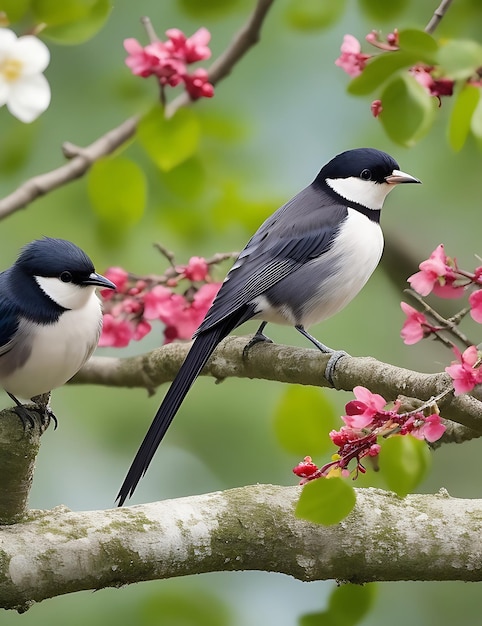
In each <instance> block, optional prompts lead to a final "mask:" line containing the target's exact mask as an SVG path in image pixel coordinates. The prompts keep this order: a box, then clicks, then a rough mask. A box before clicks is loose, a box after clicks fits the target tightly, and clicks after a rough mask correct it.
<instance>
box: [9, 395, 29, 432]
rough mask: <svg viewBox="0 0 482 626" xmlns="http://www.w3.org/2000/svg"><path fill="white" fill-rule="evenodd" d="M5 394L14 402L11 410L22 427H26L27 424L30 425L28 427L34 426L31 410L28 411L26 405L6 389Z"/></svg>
mask: <svg viewBox="0 0 482 626" xmlns="http://www.w3.org/2000/svg"><path fill="white" fill-rule="evenodd" d="M7 394H8V395H9V396H10V398H11V399H12V400H13V401H14V402H15V405H16V406H15V408H14V409H13V410H14V411H15V413H16V414H17V415H18V416H19V418H20V421H21V422H22V424H23V427H24V429H26V428H27V426H30V428H33V427H34V426H35V417H33V414H32V412H31V411H29V410H28V409H27V407H26V406H25V405H24V404H22V403H21V402H20V400H17V398H16V397H15V396H14V395H13V393H10V392H9V391H7Z"/></svg>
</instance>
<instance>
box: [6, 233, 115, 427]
mask: <svg viewBox="0 0 482 626" xmlns="http://www.w3.org/2000/svg"><path fill="white" fill-rule="evenodd" d="M96 288H101V289H115V285H114V283H113V282H111V281H110V280H109V279H107V278H105V277H104V276H102V275H101V274H97V273H96V271H95V269H94V265H93V263H92V261H91V260H90V259H89V257H88V256H87V254H86V253H85V252H84V251H83V250H81V249H80V248H79V247H78V246H76V245H75V244H73V243H72V242H70V241H67V240H65V239H54V238H51V237H43V238H42V239H37V240H35V241H32V242H30V243H28V244H27V245H25V246H24V247H23V248H22V250H21V251H20V253H19V255H18V258H17V260H16V261H15V263H14V264H13V265H12V266H11V267H9V268H8V269H6V270H5V271H3V272H1V273H0V388H3V389H4V390H5V391H6V392H7V394H8V395H9V396H10V398H11V399H12V400H13V401H14V402H15V405H16V407H15V410H16V412H17V413H18V415H19V417H20V418H21V419H22V421H23V422H24V426H25V425H26V421H29V422H30V423H31V424H32V425H33V420H32V417H31V414H30V412H29V411H28V410H27V409H25V406H24V404H23V403H22V402H21V401H20V400H19V398H22V399H23V400H27V401H28V400H30V399H32V398H35V397H36V396H40V395H42V394H46V393H49V392H50V391H51V390H52V389H54V388H56V387H60V386H61V385H63V384H64V383H66V382H67V381H68V380H69V379H70V378H72V376H73V375H74V374H75V373H76V372H77V371H78V370H79V369H80V368H81V367H82V365H83V364H84V363H85V362H86V361H87V359H88V358H89V357H90V356H91V354H92V352H93V351H94V349H95V347H96V346H97V342H98V340H99V336H100V332H101V329H102V308H101V304H100V300H99V298H98V297H97V295H96V293H95V290H96ZM34 402H35V400H34ZM44 408H45V407H44ZM51 416H52V417H53V418H54V420H55V423H57V421H56V419H55V416H54V415H53V414H51Z"/></svg>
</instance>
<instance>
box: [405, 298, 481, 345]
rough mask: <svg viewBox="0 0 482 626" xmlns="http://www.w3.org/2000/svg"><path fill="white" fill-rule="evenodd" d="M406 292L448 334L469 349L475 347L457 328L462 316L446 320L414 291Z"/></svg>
mask: <svg viewBox="0 0 482 626" xmlns="http://www.w3.org/2000/svg"><path fill="white" fill-rule="evenodd" d="M404 291H405V293H407V294H408V295H409V296H411V297H412V298H413V299H414V300H416V301H417V302H418V303H419V304H420V305H421V306H422V307H423V308H424V310H425V313H428V314H429V315H430V316H431V317H432V318H433V319H434V320H435V321H436V322H438V323H439V324H440V325H441V326H443V327H444V330H445V331H446V332H448V333H450V334H452V335H453V336H454V337H455V338H456V339H458V340H459V341H460V342H461V343H463V344H464V345H465V346H466V347H467V348H468V347H469V346H473V345H474V343H473V342H472V341H470V339H469V338H468V337H467V335H465V334H464V333H463V332H462V331H461V330H459V328H457V326H456V321H457V320H458V319H459V316H460V314H457V315H454V316H453V317H452V318H450V319H446V318H445V317H443V316H442V315H440V313H437V311H435V309H433V308H432V307H431V306H430V305H429V304H427V303H426V302H425V300H424V299H423V298H422V297H421V296H420V295H419V294H418V293H417V292H416V291H413V289H405V290H404ZM461 313H462V312H461ZM437 338H438V339H440V340H441V341H442V342H443V343H445V340H444V339H443V338H442V337H440V336H439V335H437ZM450 347H452V346H450Z"/></svg>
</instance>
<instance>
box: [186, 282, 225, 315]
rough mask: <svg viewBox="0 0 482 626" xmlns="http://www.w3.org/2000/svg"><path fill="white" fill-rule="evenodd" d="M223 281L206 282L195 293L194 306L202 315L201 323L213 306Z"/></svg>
mask: <svg viewBox="0 0 482 626" xmlns="http://www.w3.org/2000/svg"><path fill="white" fill-rule="evenodd" d="M221 285H222V283H206V284H205V285H203V286H202V287H201V288H200V289H198V290H197V291H196V294H195V295H194V302H193V306H194V307H195V308H196V309H197V311H198V312H199V313H200V314H201V315H202V317H201V319H200V320H199V323H201V322H202V321H203V319H204V317H205V315H206V313H207V312H208V309H209V308H210V307H211V305H212V303H213V301H214V298H215V297H216V296H217V295H218V291H219V290H220V289H221Z"/></svg>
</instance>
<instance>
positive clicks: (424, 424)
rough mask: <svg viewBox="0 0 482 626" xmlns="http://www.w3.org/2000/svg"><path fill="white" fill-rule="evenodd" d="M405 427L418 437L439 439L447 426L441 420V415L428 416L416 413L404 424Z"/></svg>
mask: <svg viewBox="0 0 482 626" xmlns="http://www.w3.org/2000/svg"><path fill="white" fill-rule="evenodd" d="M404 429H405V430H406V431H407V432H409V433H410V434H411V435H412V436H413V437H416V438H417V439H425V441H429V442H434V441H438V440H439V439H440V437H441V436H442V435H443V434H444V432H445V430H446V427H445V426H444V425H443V424H442V422H441V421H440V415H437V414H433V415H429V416H428V417H420V416H418V415H414V416H413V417H410V418H409V419H408V420H407V422H406V423H405V425H404Z"/></svg>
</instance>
